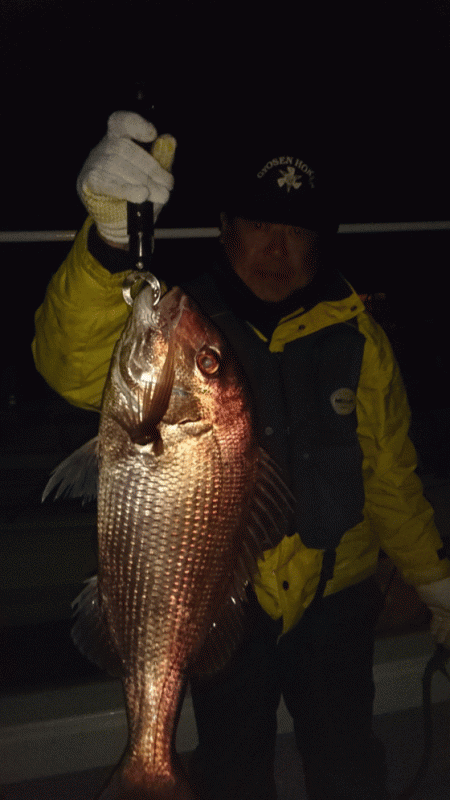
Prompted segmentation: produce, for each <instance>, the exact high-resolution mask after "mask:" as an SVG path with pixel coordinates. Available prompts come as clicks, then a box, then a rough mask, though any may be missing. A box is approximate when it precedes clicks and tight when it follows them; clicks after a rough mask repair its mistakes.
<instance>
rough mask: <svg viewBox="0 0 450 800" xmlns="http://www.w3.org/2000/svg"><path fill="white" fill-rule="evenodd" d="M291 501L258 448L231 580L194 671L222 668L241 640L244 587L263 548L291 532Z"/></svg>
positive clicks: (204, 672)
mask: <svg viewBox="0 0 450 800" xmlns="http://www.w3.org/2000/svg"><path fill="white" fill-rule="evenodd" d="M294 503H295V500H294V497H293V495H292V494H291V492H290V490H289V489H288V487H287V486H286V484H285V483H284V481H283V480H282V478H281V475H280V472H279V470H278V468H277V466H276V464H275V463H274V462H273V461H272V459H271V458H270V457H269V456H268V455H267V453H266V452H265V450H262V449H260V451H259V465H258V479H257V482H256V484H255V487H254V490H253V492H252V494H251V496H250V498H249V504H248V509H247V514H246V519H245V528H244V533H243V535H242V539H241V542H240V548H239V555H238V558H237V562H236V567H235V570H234V575H233V577H232V583H231V585H230V589H229V592H228V594H227V597H226V599H225V601H224V603H223V605H222V607H221V609H220V611H219V613H218V614H217V617H216V619H215V621H214V622H213V624H212V625H211V627H210V629H209V631H208V634H207V636H206V638H205V641H204V643H203V645H202V648H201V650H200V652H199V654H198V657H197V659H196V661H195V664H194V666H193V671H194V672H195V673H196V674H200V675H208V674H213V673H214V672H218V671H219V670H221V669H223V667H224V666H225V665H226V663H227V661H228V660H229V659H230V658H231V656H232V655H233V653H234V651H235V650H236V649H237V647H238V645H239V643H240V642H241V641H242V638H243V636H244V635H245V631H246V629H247V625H248V619H247V614H246V612H245V609H244V608H243V603H245V601H246V600H247V593H246V588H247V586H248V585H249V584H251V582H252V580H253V577H254V575H255V572H256V571H257V569H258V564H257V559H258V558H259V557H260V556H261V555H262V553H263V552H264V550H268V549H270V548H272V547H275V546H276V545H277V544H278V543H279V542H280V541H281V539H282V538H283V537H284V536H285V535H287V534H288V533H289V532H290V530H289V528H290V523H291V519H292V514H293V508H294Z"/></svg>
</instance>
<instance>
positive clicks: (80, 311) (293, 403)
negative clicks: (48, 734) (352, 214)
mask: <svg viewBox="0 0 450 800" xmlns="http://www.w3.org/2000/svg"><path fill="white" fill-rule="evenodd" d="M155 138H156V131H155V130H154V128H153V126H151V125H150V124H149V123H147V122H146V121H145V120H143V119H142V118H140V117H138V116H137V115H135V114H128V113H126V112H118V113H116V114H113V115H112V117H111V118H110V120H109V123H108V133H107V135H106V137H105V138H104V139H103V140H102V142H100V144H99V145H98V146H97V148H95V149H94V150H93V151H92V153H91V154H90V156H89V158H88V160H87V162H86V164H85V166H84V167H83V169H82V172H81V175H80V177H79V180H78V191H79V194H80V197H81V199H82V201H83V203H84V204H85V206H86V208H87V210H88V212H89V215H90V217H89V219H88V221H87V222H86V224H85V226H84V228H83V230H82V231H81V232H80V234H79V236H78V237H77V240H76V242H75V244H74V246H73V248H72V250H71V252H70V254H69V255H68V257H67V259H66V261H65V262H64V264H63V265H62V266H61V267H60V269H59V270H58V272H57V273H56V275H55V276H54V277H53V278H52V281H51V283H50V285H49V287H48V290H47V294H46V297H45V300H44V303H43V305H42V306H41V307H40V308H39V309H38V311H37V313H36V337H35V340H34V342H33V353H34V357H35V361H36V365H37V368H38V370H39V371H40V372H41V373H42V374H43V376H44V377H45V378H46V380H47V381H48V382H49V383H50V385H52V386H53V387H54V388H55V389H56V391H58V392H59V393H60V394H62V395H63V396H64V397H66V398H67V399H68V400H69V401H70V402H72V403H75V404H76V405H80V406H83V407H85V408H91V409H99V408H100V403H101V393H102V388H103V384H104V381H105V377H106V372H107V369H108V365H109V360H110V357H111V352H112V348H113V346H114V343H115V341H116V339H117V338H118V336H119V335H120V332H121V329H122V327H123V324H124V322H125V319H126V316H127V313H128V308H127V306H126V305H125V303H124V302H123V299H122V291H121V287H122V282H123V279H124V277H125V274H126V272H127V271H128V270H129V269H131V268H133V266H134V265H133V264H132V263H130V258H129V254H128V252H127V247H128V236H127V230H126V224H127V223H126V202H125V201H126V200H131V201H134V202H141V201H143V200H146V199H150V200H152V201H154V202H155V204H156V211H157V212H158V211H159V209H160V207H161V205H162V204H164V203H165V202H167V199H168V196H169V192H170V189H171V186H172V178H171V175H170V172H168V171H167V168H168V167H170V163H171V157H172V155H173V150H174V142H173V140H172V139H171V138H170V137H167V138H163V139H159V140H156V146H155V147H154V149H153V156H152V155H149V154H148V153H147V152H145V151H144V150H143V148H142V147H140V146H139V144H136V142H142V143H146V142H151V141H153V140H154V139H155ZM133 140H134V141H133ZM156 159H158V160H159V163H158V161H157V160H156ZM161 164H162V165H163V166H161ZM163 167H165V168H166V169H164V168H163ZM235 167H236V169H235V172H233V171H232V172H230V174H229V175H228V176H227V177H228V180H227V188H224V189H223V192H222V196H221V200H222V206H221V207H222V215H221V223H222V230H221V237H220V246H219V248H218V252H217V258H216V260H215V262H214V263H212V264H210V265H209V266H208V269H207V270H206V271H205V272H203V273H201V274H200V275H197V276H195V277H189V278H186V281H185V282H184V288H185V289H186V290H187V291H188V292H189V293H190V294H192V295H193V296H194V298H195V299H196V300H197V302H198V303H199V304H200V306H201V307H202V308H203V310H204V311H205V312H206V313H208V314H210V315H211V316H212V317H213V319H214V321H215V322H216V324H217V325H218V326H219V327H221V328H222V330H223V332H224V333H225V334H226V336H227V337H228V338H229V340H230V342H231V344H232V345H233V347H234V348H235V350H236V353H237V355H238V357H239V358H240V360H241V362H242V364H243V366H244V369H245V371H246V373H247V376H248V378H249V381H250V384H251V386H252V389H253V395H254V400H255V407H256V412H257V430H258V436H259V440H260V443H261V445H262V446H263V447H265V449H266V450H267V451H268V452H269V454H270V455H271V456H272V457H273V458H274V460H276V461H277V463H278V464H279V466H280V468H281V469H282V470H283V473H284V477H285V479H286V481H287V482H288V483H289V485H290V487H291V489H292V491H293V493H294V495H295V497H296V501H297V508H296V515H295V524H294V526H293V529H292V531H291V532H290V535H289V536H286V537H285V538H284V539H283V541H282V542H281V544H280V545H279V546H278V547H276V548H274V549H273V550H270V551H268V552H266V553H264V555H263V557H262V558H261V559H260V573H259V575H257V576H255V579H254V586H253V588H252V590H251V591H249V594H250V609H251V613H252V615H253V616H252V630H251V634H249V636H248V637H247V638H246V640H245V641H244V642H243V643H242V645H241V647H240V648H239V651H238V652H237V653H236V655H235V656H234V658H233V659H232V660H231V662H230V664H229V666H228V667H227V668H226V669H225V670H224V672H223V674H221V675H220V676H218V677H216V678H215V679H212V680H210V681H197V680H194V679H193V680H192V692H193V700H194V708H195V714H196V720H197V726H198V734H199V748H198V749H197V751H196V753H195V754H194V757H193V759H192V761H191V765H190V771H191V775H192V776H193V781H194V782H195V784H196V786H198V787H199V789H200V791H201V794H202V796H203V797H204V798H205V800H208V798H209V799H210V800H274V798H276V789H275V782H274V777H273V762H274V747H275V735H276V709H277V706H278V702H279V699H280V695H281V693H282V694H283V696H284V700H285V702H286V705H287V708H288V710H289V712H290V713H291V714H292V717H293V720H294V729H295V734H296V741H297V744H298V748H299V751H300V753H301V756H302V759H303V765H304V771H305V779H306V784H307V789H308V795H309V797H310V798H311V799H312V800H344V798H345V800H362V798H364V800H385V798H388V797H389V794H388V792H387V789H386V775H385V766H384V754H383V749H382V747H381V745H380V744H379V743H378V742H377V741H376V740H375V739H374V737H373V735H372V730H371V721H372V702H373V695H374V686H373V679H372V660H373V640H374V625H375V621H376V617H377V614H378V612H379V610H380V596H379V592H378V591H377V589H376V587H375V584H374V581H373V574H374V572H375V570H376V566H377V560H378V553H379V550H380V547H381V548H382V549H383V550H384V551H385V552H386V553H387V554H388V555H389V556H390V557H391V559H392V560H393V561H394V563H395V564H396V565H397V566H398V568H399V570H400V571H401V573H402V575H403V577H404V579H405V580H406V581H407V582H409V583H411V584H412V585H414V586H415V587H416V588H417V590H418V592H419V594H420V596H421V597H422V598H423V599H424V601H425V602H426V603H427V604H428V606H429V607H430V609H431V610H432V612H433V622H432V629H433V632H434V633H435V635H436V638H437V641H441V642H446V643H447V644H450V563H449V561H448V560H447V559H446V558H445V554H444V551H443V546H442V541H441V539H440V537H439V534H438V532H437V530H436V528H435V525H434V522H433V512H432V509H431V508H430V506H429V504H428V503H427V501H426V500H425V499H424V497H423V494H422V488H421V484H420V481H419V479H418V478H417V476H416V475H415V473H414V468H415V466H416V456H415V452H414V448H413V446H412V444H411V442H410V440H409V438H408V435H407V434H408V425H409V409H408V404H407V400H406V396H405V392H404V389H403V384H402V380H401V377H400V374H399V371H398V367H397V365H396V363H395V360H394V358H393V355H392V351H391V348H390V345H389V342H388V341H387V338H386V336H385V335H384V333H383V331H382V330H381V329H380V328H379V326H378V325H377V324H376V323H375V322H374V321H373V320H372V319H371V318H370V316H369V315H368V314H367V312H366V310H365V308H364V305H363V303H362V302H361V300H360V299H359V297H358V296H357V295H356V294H355V292H354V291H353V290H352V288H351V287H350V286H349V284H348V283H347V282H346V281H345V279H344V278H342V276H341V275H340V273H339V272H337V270H336V268H335V264H334V263H333V255H332V242H333V237H334V235H335V233H336V230H337V213H336V206H335V204H334V202H333V199H332V192H331V191H330V190H329V188H327V186H326V179H327V175H326V174H324V173H323V172H322V173H321V172H320V167H318V168H316V165H315V164H314V163H313V161H312V160H311V159H310V157H309V154H308V153H306V152H303V151H302V150H301V149H299V145H298V143H297V142H294V144H292V141H291V142H288V140H287V139H285V140H284V141H283V143H281V142H280V143H279V142H275V143H274V144H273V145H272V144H270V143H269V145H268V146H261V147H260V146H259V145H258V147H256V146H255V147H254V148H253V149H252V150H251V151H250V152H247V153H244V154H242V157H241V158H240V159H239V161H238V163H236V162H235ZM162 277H164V276H162ZM182 283H183V281H182Z"/></svg>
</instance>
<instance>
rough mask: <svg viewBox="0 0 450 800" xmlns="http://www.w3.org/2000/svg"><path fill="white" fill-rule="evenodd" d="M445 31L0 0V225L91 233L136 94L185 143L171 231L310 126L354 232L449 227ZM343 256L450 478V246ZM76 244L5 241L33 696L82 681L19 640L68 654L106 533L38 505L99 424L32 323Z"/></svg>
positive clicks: (17, 532)
mask: <svg viewBox="0 0 450 800" xmlns="http://www.w3.org/2000/svg"><path fill="white" fill-rule="evenodd" d="M310 6H311V7H313V9H314V10H310ZM449 35H450V6H449V3H448V2H444V0H422V2H420V3H419V2H415V1H414V0H412V1H411V0H409V2H406V0H405V1H403V0H379V2H377V3H375V2H372V1H371V0H368V2H365V3H358V4H356V3H355V4H345V3H334V4H332V5H331V4H328V3H320V2H317V3H314V4H312V3H311V4H307V3H292V2H289V3H285V2H276V3H273V4H272V5H268V4H262V3H258V4H257V3H246V2H241V3H236V2H234V0H233V2H229V3H227V2H225V1H224V2H220V3H219V2H214V0H211V1H210V2H208V3H192V2H188V1H186V2H184V3H179V4H178V3H174V2H169V0H167V1H166V2H164V3H162V2H143V1H142V0H141V2H137V0H129V2H126V3H123V2H114V3H111V2H109V3H106V2H103V0H77V2H76V3H75V2H73V1H72V0H65V2H61V0H58V1H57V0H39V2H34V1H33V0H3V3H2V6H1V10H0V76H1V81H2V89H1V95H0V103H1V106H0V107H1V112H2V122H1V128H0V130H1V134H0V154H1V156H2V167H1V169H0V178H1V182H0V186H1V190H2V212H1V214H2V218H1V229H2V230H5V231H8V230H60V229H61V230H73V229H76V228H79V227H80V226H81V224H82V222H83V220H84V217H85V212H84V209H83V207H82V205H81V203H80V202H79V200H78V198H77V195H76V191H75V181H76V177H77V174H78V172H79V170H80V168H81V166H82V164H83V161H84V160H85V158H86V156H87V153H88V152H89V150H90V149H91V148H92V147H93V146H94V145H95V144H96V143H97V142H98V141H99V139H100V138H101V137H102V136H103V135H104V132H105V129H106V120H107V118H108V115H109V114H110V113H111V112H112V111H114V110H116V109H118V108H121V107H122V108H126V107H127V106H128V107H130V103H132V102H133V101H134V95H135V85H136V81H139V80H140V81H145V82H146V85H147V87H148V92H149V94H150V96H151V99H152V100H154V102H155V103H156V107H157V109H158V114H159V118H160V119H159V121H158V120H157V122H158V124H159V123H160V124H159V127H160V130H161V131H162V130H163V129H166V130H169V131H170V132H172V133H173V134H174V135H175V136H176V137H177V140H178V150H177V156H176V161H175V168H174V172H175V177H176V188H175V190H174V194H173V197H172V199H171V202H170V204H169V206H168V207H167V208H166V209H164V212H163V213H162V215H161V217H160V220H159V223H158V225H159V227H177V226H179V227H188V226H194V227H203V226H216V225H217V222H218V219H217V211H218V209H217V208H216V205H215V202H214V187H215V184H216V182H217V179H218V178H220V171H221V162H222V156H223V154H224V153H226V152H227V151H228V150H229V148H236V147H237V148H239V143H240V142H241V141H244V140H245V137H246V131H249V130H252V131H255V129H256V130H257V131H258V132H259V133H258V135H260V136H262V137H266V136H267V137H270V136H271V134H272V132H273V131H274V130H276V129H277V128H280V127H283V126H286V127H295V129H296V130H297V131H298V135H299V137H301V135H302V130H303V127H304V126H307V127H308V128H309V127H311V126H312V127H313V129H314V130H315V131H317V132H318V135H320V138H321V140H322V141H324V142H325V143H326V144H327V146H328V147H329V153H330V156H331V158H332V159H333V161H334V164H335V167H336V171H337V182H338V187H339V194H340V202H341V206H340V217H341V222H343V223H355V222H401V221H408V222H411V221H436V220H437V221H439V220H449V219H450V213H449V203H448V194H449V189H448V187H449V172H450V170H449V166H450V155H449V152H450V147H449V141H450V136H449V133H450V123H449V116H448V83H449V80H448V78H449V66H450V46H449ZM337 240H338V241H337V253H338V257H339V259H340V262H341V264H342V266H341V268H342V271H343V272H344V274H345V275H346V276H347V277H348V278H349V279H350V280H351V281H352V283H353V284H354V286H355V288H356V290H357V291H359V292H360V293H367V292H368V293H382V295H383V297H380V298H378V299H375V301H374V305H373V310H374V313H375V315H376V316H377V318H378V319H379V320H380V321H381V322H382V324H383V325H384V326H385V328H386V330H387V332H388V334H389V335H390V337H391V340H392V342H393V344H394V347H395V350H396V353H397V356H398V358H399V360H400V364H401V367H402V370H403V373H404V377H405V382H406V385H407V388H408V393H409V396H410V401H411V404H412V408H413V423H414V435H415V442H416V444H417V446H418V447H419V452H420V457H421V467H422V471H423V472H425V473H432V474H433V475H436V476H438V477H441V478H442V477H443V478H444V479H448V476H449V473H450V469H449V467H450V464H449V459H448V437H449V434H450V414H449V406H450V404H449V402H448V397H447V395H448V388H447V387H448V371H449V365H450V364H449V356H448V330H447V317H448V308H447V299H446V295H447V290H446V275H447V272H448V253H449V243H450V231H448V230H446V231H440V232H431V233H409V234H397V233H387V234H365V235H364V234H361V235H360V234H357V235H356V234H351V235H350V234H349V235H339V236H338V237H337ZM210 246H211V243H210V242H209V241H205V240H204V241H203V242H181V243H180V242H162V241H159V242H158V243H157V248H158V250H157V252H158V253H159V254H160V257H161V258H162V260H165V261H166V263H169V262H170V263H171V264H175V265H176V267H177V268H178V269H180V270H183V269H184V268H185V265H188V264H189V263H193V262H194V261H195V259H197V258H198V257H199V254H201V256H202V257H203V256H204V255H205V253H207V252H208V248H209V247H210ZM69 247H70V244H68V243H62V244H61V243H59V244H0V252H1V259H2V262H1V263H2V274H3V281H4V283H3V296H4V309H5V310H4V312H3V317H2V318H3V328H2V342H3V351H2V365H1V369H0V372H1V384H0V389H1V391H0V400H1V408H0V443H1V451H2V455H1V459H2V460H1V471H0V508H1V511H2V519H1V525H0V528H1V530H0V535H1V537H3V538H2V541H4V542H5V547H7V548H9V550H8V551H7V552H8V559H5V561H4V564H5V566H4V571H3V573H2V574H1V575H0V608H4V609H5V608H6V612H4V613H6V616H7V617H8V614H10V618H9V619H8V620H7V622H9V624H10V626H11V628H10V630H12V627H13V626H14V625H16V626H17V625H19V626H20V625H21V626H24V625H28V628H27V631H28V633H27V637H28V638H27V637H25V636H24V630H25V629H23V630H22V631H20V632H19V634H18V635H17V637H16V638H14V635H13V634H11V635H9V638H8V640H7V641H6V643H5V644H4V646H3V652H7V651H8V649H9V650H10V651H11V653H12V656H11V664H12V667H11V665H10V666H9V668H8V675H9V678H8V679H11V680H12V682H13V683H14V680H16V678H17V682H18V684H20V682H21V681H25V682H26V681H28V680H29V675H28V673H27V672H26V670H27V669H29V668H30V666H31V667H32V673H33V676H32V678H31V680H33V681H34V680H39V679H41V680H42V681H44V682H45V681H52V680H62V676H66V677H65V679H67V675H69V678H70V675H72V674H73V671H72V667H73V670H75V672H76V671H77V670H79V669H82V667H81V666H80V664H81V662H82V659H81V656H77V654H76V653H75V652H73V651H70V652H67V648H66V645H64V646H62V650H61V653H62V655H61V657H59V654H58V658H53V657H49V656H48V655H47V656H45V657H44V656H43V657H42V659H41V661H40V662H39V664H38V663H37V661H34V662H33V664H32V665H30V664H29V659H23V658H22V657H21V651H22V650H23V648H24V644H23V643H24V641H32V642H34V646H33V653H34V652H35V651H39V652H40V650H42V652H43V653H44V652H46V653H53V654H55V652H56V650H57V649H58V647H59V646H60V645H59V644H58V643H59V642H67V641H68V626H69V624H70V623H69V620H68V617H69V616H70V600H71V599H73V597H75V596H76V594H77V591H78V589H79V585H80V584H81V582H82V580H83V579H84V578H85V577H87V575H88V574H90V572H89V571H90V570H92V558H93V555H92V542H93V541H94V539H95V530H94V533H92V530H93V529H92V524H91V522H92V521H91V518H90V517H89V519H88V520H87V522H86V526H85V527H84V528H83V527H82V526H81V527H80V525H81V523H80V522H78V520H79V519H81V517H80V516H79V513H80V512H79V510H77V511H76V515H75V514H73V515H72V516H71V514H72V511H71V509H70V508H69V510H68V511H67V508H66V507H64V506H62V507H59V509H61V510H59V509H58V508H56V507H55V508H54V509H53V508H52V507H46V508H42V507H41V505H40V495H41V492H42V489H43V486H44V485H45V482H46V479H47V475H48V472H49V470H50V468H51V467H53V466H55V465H56V464H57V463H58V462H59V461H60V460H61V458H62V457H64V456H66V455H68V454H69V453H70V452H71V451H72V450H73V449H74V448H75V447H76V446H79V445H81V444H82V443H83V442H84V441H86V440H87V439H88V438H89V437H90V436H92V435H94V434H95V429H96V425H97V419H98V418H97V415H95V414H92V413H89V412H82V411H80V410H77V409H73V408H71V407H69V406H68V404H67V403H65V401H63V400H61V399H60V398H58V397H57V396H56V395H55V394H54V393H53V392H52V391H51V390H50V389H49V388H48V387H47V386H46V385H45V383H44V381H43V380H42V379H41V378H40V376H39V375H38V374H37V373H36V370H35V369H34V365H33V362H32V358H31V351H30V342H31V339H32V336H33V330H34V328H33V314H34V311H35V309H36V308H37V306H38V305H39V304H40V303H41V301H42V299H43V296H44V292H45V288H46V285H47V283H48V281H49V279H50V277H51V275H52V274H53V273H54V272H55V271H56V269H57V268H58V266H59V264H60V263H61V261H62V259H63V258H64V256H65V254H66V253H67V252H68V250H69ZM7 305H11V307H12V312H10V314H7V313H6V306H7ZM65 509H66V510H65ZM86 513H87V514H88V516H89V510H87V512H86ZM55 515H58V520H59V522H55ZM69 517H70V519H73V520H75V518H76V520H77V521H76V522H73V527H70V524H72V523H70V524H69V523H68V520H69ZM35 519H38V520H41V522H40V523H39V524H40V525H41V526H42V530H39V534H40V538H37V537H36V532H35V530H34V528H33V525H34V522H33V521H34V520H35ZM30 520H31V521H32V525H31V526H30ZM46 520H47V521H49V520H51V523H50V522H49V526H48V527H46V525H47V523H46ZM58 525H59V526H60V529H59V528H58V527H57V526H58ZM52 526H53V527H52ZM51 530H54V531H55V536H54V539H53V538H52V536H53V534H51ZM49 531H50V533H49ZM77 536H79V537H80V539H79V541H80V542H81V541H82V545H80V546H79V545H78V544H77V542H78V540H77V538H76V537H77ZM47 539H48V541H49V542H50V544H48V550H46V549H45V548H46V547H47V545H46V544H44V542H46V541H47ZM22 542H23V543H24V544H23V547H24V552H25V549H26V548H28V552H29V553H33V558H32V559H28V561H27V560H25V561H24V559H23V558H22V557H21V555H20V552H19V551H18V550H17V547H18V546H19V545H20V547H22ZM27 542H28V544H27ZM58 543H59V544H58ZM89 543H90V544H89ZM86 553H90V554H91V555H84V554H86ZM15 554H17V558H16V555H15ZM38 556H39V559H40V561H39V563H40V564H41V562H42V564H41V566H39V567H36V563H37V562H36V561H35V560H33V559H36V558H38ZM89 559H91V560H89ZM30 561H31V563H30ZM0 562H1V559H0ZM61 564H62V565H64V566H63V567H61ZM41 568H42V571H41V572H40V573H39V576H38V577H36V575H37V574H38V571H39V570H41ZM47 573H48V574H47ZM30 576H31V577H30ZM55 583H56V584H57V585H56V586H55ZM55 619H57V620H61V626H62V629H61V638H60V639H59V638H58V634H57V625H56V626H55ZM0 621H1V620H0ZM36 623H39V624H36ZM58 624H59V623H58ZM30 637H31V639H30ZM44 640H45V644H43V642H44ZM41 644H42V646H41ZM38 645H39V646H38ZM15 648H16V649H15ZM83 663H84V662H83ZM27 665H28V666H27ZM73 665H75V666H73ZM39 670H41V673H39ZM58 670H59V672H58ZM13 673H14V674H13ZM57 673H58V674H57ZM39 675H40V678H39Z"/></svg>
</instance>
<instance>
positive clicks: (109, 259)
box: [88, 225, 134, 273]
mask: <svg viewBox="0 0 450 800" xmlns="http://www.w3.org/2000/svg"><path fill="white" fill-rule="evenodd" d="M88 250H89V252H90V254H91V256H94V258H96V259H97V261H99V262H100V264H101V265H102V267H104V268H105V269H107V270H108V271H109V272H111V273H116V272H126V271H127V270H130V269H134V264H133V259H132V258H131V256H130V254H129V252H128V250H122V249H121V248H120V247H111V245H109V244H107V243H106V242H105V241H104V240H103V239H102V238H101V236H100V235H99V233H98V231H97V228H96V226H95V225H91V227H90V228H89V233H88Z"/></svg>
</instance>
